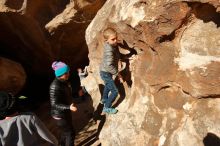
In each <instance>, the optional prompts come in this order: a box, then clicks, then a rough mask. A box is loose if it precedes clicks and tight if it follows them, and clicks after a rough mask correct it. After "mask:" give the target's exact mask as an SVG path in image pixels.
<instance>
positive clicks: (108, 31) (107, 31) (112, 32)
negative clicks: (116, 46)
mask: <svg viewBox="0 0 220 146" xmlns="http://www.w3.org/2000/svg"><path fill="white" fill-rule="evenodd" d="M111 35H117V32H116V31H115V30H114V29H113V28H106V29H105V30H104V31H103V37H104V39H105V40H107V39H108V38H109V36H111Z"/></svg>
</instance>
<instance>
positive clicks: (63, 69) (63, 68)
mask: <svg viewBox="0 0 220 146" xmlns="http://www.w3.org/2000/svg"><path fill="white" fill-rule="evenodd" d="M52 68H53V70H54V72H55V76H56V77H59V76H62V75H63V74H65V73H67V72H69V70H70V69H69V66H68V65H66V64H65V63H64V62H61V61H54V62H53V63H52Z"/></svg>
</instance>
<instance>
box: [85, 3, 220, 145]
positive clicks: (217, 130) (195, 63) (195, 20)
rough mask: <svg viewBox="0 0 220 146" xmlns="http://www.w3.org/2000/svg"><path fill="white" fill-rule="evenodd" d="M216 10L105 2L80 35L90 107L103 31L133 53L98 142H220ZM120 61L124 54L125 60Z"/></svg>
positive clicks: (97, 85) (96, 91)
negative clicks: (86, 58) (84, 44)
mask: <svg viewBox="0 0 220 146" xmlns="http://www.w3.org/2000/svg"><path fill="white" fill-rule="evenodd" d="M219 6H220V3H219V1H217V0H213V1H209V0H200V1H199V0H197V1H193V0H187V1H181V0H172V1H171V0H167V1H164V0H153V1H150V0H117V1H116V0H111V1H110V0H108V1H107V2H106V3H105V5H104V6H103V7H102V9H101V10H100V11H99V12H98V13H97V15H96V17H95V18H94V19H93V21H92V22H91V24H90V25H89V27H88V28H87V30H86V41H87V44H88V46H89V60H90V65H89V66H90V67H89V69H90V74H89V76H88V77H87V78H86V79H85V80H84V81H83V82H84V85H85V86H86V88H87V89H88V91H89V92H90V93H91V95H92V97H93V101H94V106H97V105H98V102H99V100H100V98H101V94H100V90H101V89H102V88H101V87H102V84H103V82H102V81H101V79H100V77H99V63H100V61H101V58H102V46H103V43H102V41H103V38H102V36H101V32H102V31H103V30H104V29H105V28H106V27H108V26H110V27H113V28H114V29H116V30H117V32H118V33H119V36H118V37H119V41H120V43H121V44H122V48H121V50H123V48H128V49H129V48H130V49H132V48H133V49H135V50H136V51H137V55H133V56H132V57H131V58H130V59H129V60H127V61H126V62H125V63H124V64H126V68H125V70H123V71H122V75H123V78H124V83H123V84H119V83H117V86H119V92H120V96H118V98H117V100H116V102H115V104H116V105H118V106H117V109H118V110H119V112H118V113H117V114H116V115H107V119H106V122H105V125H104V127H103V128H102V131H101V133H100V135H99V138H100V140H101V142H102V144H103V145H104V146H110V145H112V146H119V145H122V146H124V145H132V146H133V145H137V146H146V145H147V146H152V145H155V146H156V145H159V146H163V145H164V146H177V145H179V146H182V145H189V146H195V145H198V146H200V145H201V146H202V145H203V144H206V142H205V140H206V139H207V138H210V137H209V136H210V134H214V135H216V136H217V137H220V124H219V122H218V121H219V120H220V118H219V116H217V115H219V114H220V109H219V107H220V99H219V97H220V68H219V66H220V48H219V47H220V41H219V37H220V29H219V25H220V13H219V10H220V9H219ZM125 53H126V52H125Z"/></svg>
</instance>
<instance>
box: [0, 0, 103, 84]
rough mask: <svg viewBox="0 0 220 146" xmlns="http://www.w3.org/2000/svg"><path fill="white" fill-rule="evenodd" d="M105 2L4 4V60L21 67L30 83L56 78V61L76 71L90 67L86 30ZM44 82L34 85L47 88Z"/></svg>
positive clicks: (4, 0) (0, 38) (0, 20)
mask: <svg viewBox="0 0 220 146" xmlns="http://www.w3.org/2000/svg"><path fill="white" fill-rule="evenodd" d="M104 2H105V0H96V1H93V0H90V1H88V0H74V1H73V0H71V1H69V0H62V1H60V0H58V1H57V0H55V1H54V0H47V1H42V0H19V1H16V0H1V2H0V44H1V46H0V56H3V57H6V58H9V59H11V60H14V61H16V62H18V63H20V64H21V65H22V66H23V67H24V69H25V71H26V73H27V76H28V79H29V78H37V79H36V80H38V81H39V79H38V78H40V77H43V78H48V77H53V76H52V75H53V74H52V69H51V63H52V61H54V60H62V61H64V62H66V63H68V64H69V65H70V67H71V69H72V70H74V69H75V68H76V67H81V66H83V65H86V64H88V57H87V55H88V48H87V46H86V42H85V29H86V27H87V26H88V24H89V23H90V22H91V20H92V18H93V17H94V16H95V14H96V12H97V11H98V10H99V9H100V8H101V6H102V5H103V4H104ZM30 80H32V79H30ZM41 81H43V82H41V83H33V81H30V82H32V84H34V85H36V84H45V80H44V79H41ZM28 86H33V85H28ZM45 88H48V87H45Z"/></svg>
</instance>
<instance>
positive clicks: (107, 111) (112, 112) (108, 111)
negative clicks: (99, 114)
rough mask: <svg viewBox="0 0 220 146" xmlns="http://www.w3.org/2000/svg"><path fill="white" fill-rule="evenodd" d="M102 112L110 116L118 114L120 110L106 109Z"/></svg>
mask: <svg viewBox="0 0 220 146" xmlns="http://www.w3.org/2000/svg"><path fill="white" fill-rule="evenodd" d="M102 111H103V112H104V113H108V114H116V113H117V112H118V110H117V109H115V108H105V107H104V108H103V110H102Z"/></svg>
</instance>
